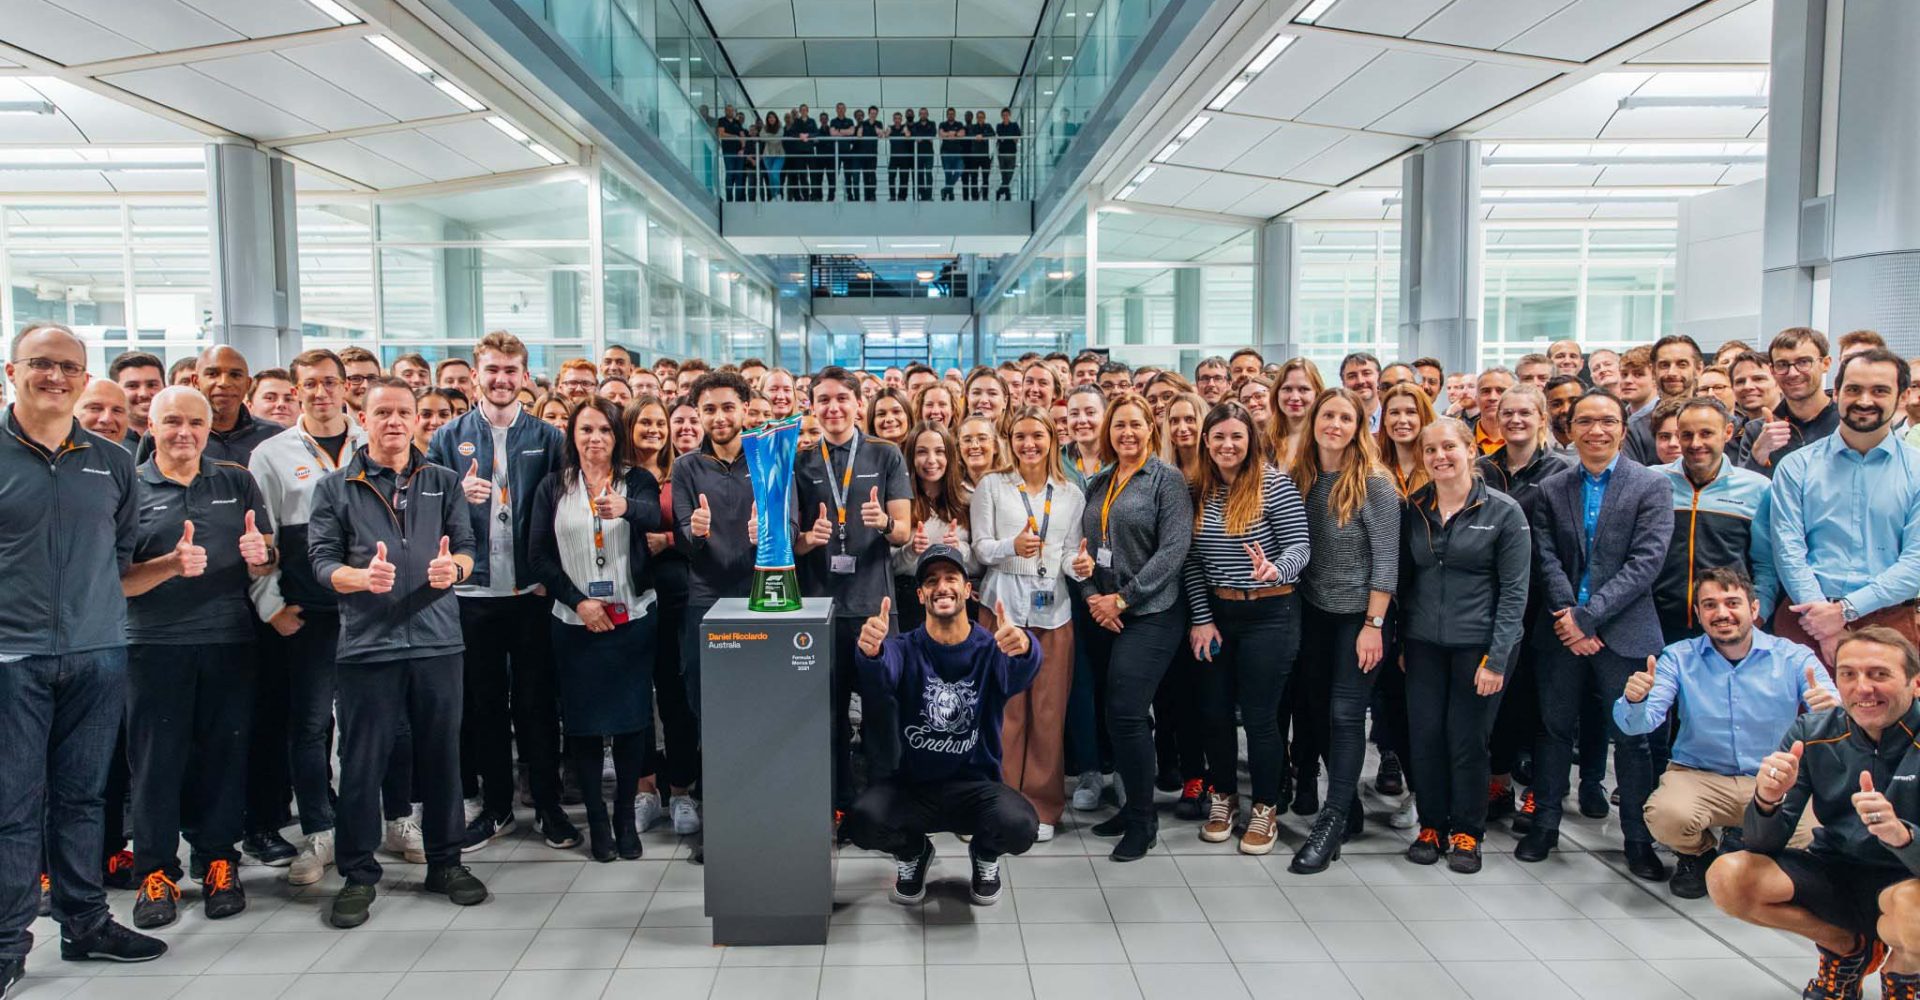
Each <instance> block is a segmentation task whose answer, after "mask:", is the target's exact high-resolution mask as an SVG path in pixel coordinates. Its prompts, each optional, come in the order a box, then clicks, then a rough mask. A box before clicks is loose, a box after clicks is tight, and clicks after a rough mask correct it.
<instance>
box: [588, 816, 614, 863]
mask: <svg viewBox="0 0 1920 1000" xmlns="http://www.w3.org/2000/svg"><path fill="white" fill-rule="evenodd" d="M587 853H588V854H589V855H591V856H592V857H593V860H595V861H598V862H601V863H602V864H605V863H606V862H609V861H612V860H613V854H614V847H613V826H612V825H611V824H609V823H608V822H607V821H606V820H596V821H593V822H589V823H588V824H587Z"/></svg>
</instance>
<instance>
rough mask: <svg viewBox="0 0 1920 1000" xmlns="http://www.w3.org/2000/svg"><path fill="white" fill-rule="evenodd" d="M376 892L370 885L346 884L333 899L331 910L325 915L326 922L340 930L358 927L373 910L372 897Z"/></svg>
mask: <svg viewBox="0 0 1920 1000" xmlns="http://www.w3.org/2000/svg"><path fill="white" fill-rule="evenodd" d="M375 895H376V891H375V889H374V887H373V886H371V885H361V884H359V883H357V882H348V883H347V884H346V885H345V886H343V887H342V888H341V889H340V891H339V892H338V893H336V894H335V895H334V897H333V909H332V910H331V911H330V912H329V913H328V914H327V922H328V923H330V924H332V925H333V926H335V927H338V928H340V929H341V930H346V929H348V928H351V927H358V926H360V925H361V924H364V923H366V922H367V913H368V911H369V910H371V909H373V897H374V896H375Z"/></svg>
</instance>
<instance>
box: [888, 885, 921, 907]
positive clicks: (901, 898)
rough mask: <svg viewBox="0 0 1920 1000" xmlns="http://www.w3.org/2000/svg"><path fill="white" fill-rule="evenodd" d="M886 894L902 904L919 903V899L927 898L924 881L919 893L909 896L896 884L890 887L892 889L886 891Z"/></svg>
mask: <svg viewBox="0 0 1920 1000" xmlns="http://www.w3.org/2000/svg"><path fill="white" fill-rule="evenodd" d="M887 895H888V896H889V897H891V898H892V899H893V901H894V902H896V903H899V904H900V905H902V906H916V905H918V904H919V903H920V901H921V900H924V899H926V898H927V886H926V883H924V882H923V883H921V884H920V894H919V895H917V896H909V895H907V894H906V893H904V892H901V891H900V888H899V887H898V886H895V887H894V888H893V889H892V891H890V892H888V893H887Z"/></svg>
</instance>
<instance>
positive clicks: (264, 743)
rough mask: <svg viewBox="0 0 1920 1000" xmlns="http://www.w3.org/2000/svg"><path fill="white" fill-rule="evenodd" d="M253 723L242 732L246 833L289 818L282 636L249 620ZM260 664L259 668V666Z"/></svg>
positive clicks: (290, 775)
mask: <svg viewBox="0 0 1920 1000" xmlns="http://www.w3.org/2000/svg"><path fill="white" fill-rule="evenodd" d="M255 624H256V625H257V626H258V627H257V628H255V629H254V639H253V650H254V651H253V657H254V665H255V670H254V673H253V726H252V728H251V729H250V730H249V731H248V736H247V752H246V761H247V795H246V817H245V818H244V819H243V820H242V822H241V829H242V830H243V831H244V832H246V833H249V834H251V833H265V832H268V831H278V830H279V829H280V828H281V827H283V826H286V825H287V823H288V822H289V821H291V820H292V819H293V813H292V812H291V811H290V810H289V809H288V808H287V804H288V803H289V802H290V801H291V800H292V797H293V771H292V769H291V767H290V766H289V761H290V759H291V757H290V755H289V753H288V749H287V721H288V719H289V717H290V716H289V713H288V711H287V706H288V701H287V699H288V691H289V688H288V679H287V669H286V663H287V656H288V641H287V640H286V639H285V638H283V637H281V635H280V633H278V632H275V631H274V630H273V626H271V625H268V624H266V623H264V622H257V623H255ZM263 667H264V668H265V669H261V668H263Z"/></svg>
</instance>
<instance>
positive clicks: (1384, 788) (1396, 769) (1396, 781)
mask: <svg viewBox="0 0 1920 1000" xmlns="http://www.w3.org/2000/svg"><path fill="white" fill-rule="evenodd" d="M1373 790H1374V791H1376V792H1379V793H1380V794H1382V795H1401V794H1404V793H1405V792H1406V790H1407V776H1406V773H1405V772H1404V771H1402V770H1401V768H1400V755H1399V754H1397V753H1394V752H1393V751H1391V750H1382V751H1380V770H1378V771H1376V772H1374V775H1373Z"/></svg>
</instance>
